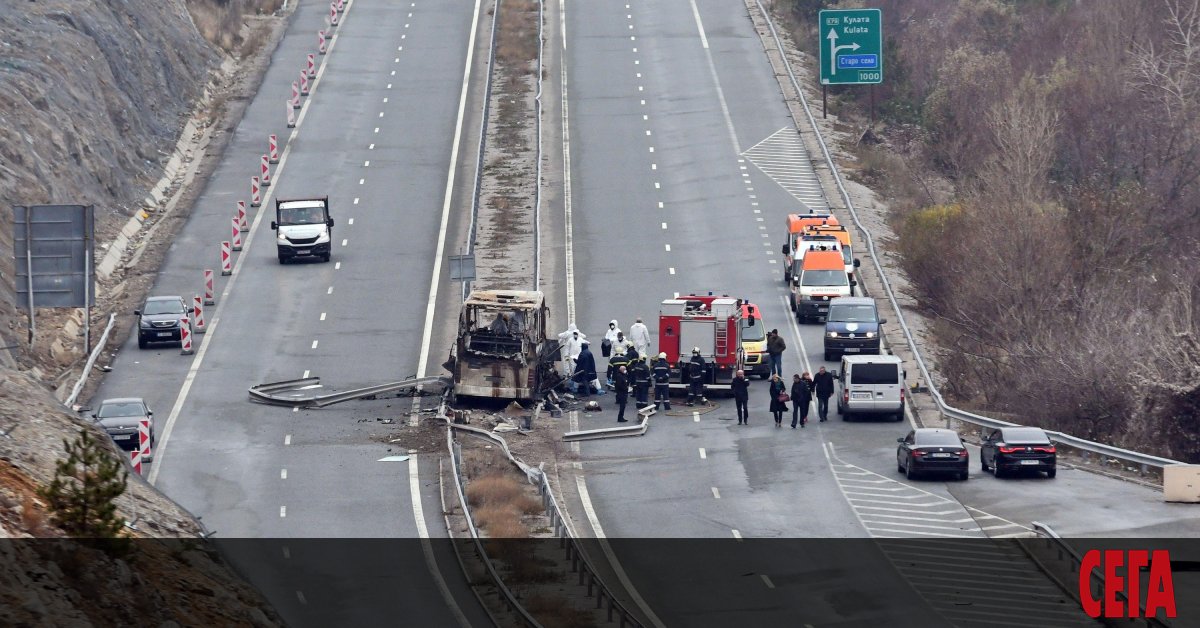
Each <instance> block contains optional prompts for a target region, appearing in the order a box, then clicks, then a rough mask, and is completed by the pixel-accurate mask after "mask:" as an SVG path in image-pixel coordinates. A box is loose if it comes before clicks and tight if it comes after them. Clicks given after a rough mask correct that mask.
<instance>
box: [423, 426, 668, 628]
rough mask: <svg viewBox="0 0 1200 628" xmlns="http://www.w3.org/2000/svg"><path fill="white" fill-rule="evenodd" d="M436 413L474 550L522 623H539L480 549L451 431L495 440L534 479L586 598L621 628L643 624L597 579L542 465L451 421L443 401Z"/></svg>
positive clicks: (483, 432) (500, 441)
mask: <svg viewBox="0 0 1200 628" xmlns="http://www.w3.org/2000/svg"><path fill="white" fill-rule="evenodd" d="M539 409H540V408H539ZM649 409H650V410H651V412H650V413H649V414H653V408H649ZM536 413H537V409H535V414H536ZM649 414H647V415H645V416H644V417H643V419H642V422H641V425H642V428H641V429H642V433H644V432H645V427H644V426H645V425H646V424H647V423H648V421H649ZM438 416H439V417H440V418H442V419H443V420H445V421H446V424H447V428H448V429H447V430H446V437H447V438H446V440H447V447H448V448H449V450H450V456H451V467H452V468H453V469H454V482H455V489H456V490H457V492H458V499H459V502H460V503H461V504H462V505H463V511H464V513H466V519H467V524H468V528H469V529H470V532H471V536H472V539H473V540H474V542H475V546H476V550H477V551H478V552H479V554H480V557H481V558H482V559H483V561H484V563H485V564H486V565H487V570H488V574H489V575H490V576H491V577H492V580H493V581H495V582H496V585H497V587H498V588H499V589H500V593H501V595H502V596H503V597H504V598H505V600H506V602H507V603H508V605H509V606H510V607H511V608H512V609H513V610H514V611H515V612H517V613H518V614H519V615H520V616H521V619H522V620H523V622H524V623H525V624H526V625H529V626H540V625H539V624H538V623H537V620H536V619H534V618H533V617H532V616H530V615H529V613H528V612H527V611H526V610H525V608H524V607H523V606H522V605H521V603H520V601H519V600H518V599H517V597H516V595H515V594H513V592H512V590H510V589H509V588H508V587H507V586H505V585H504V583H503V582H502V581H501V578H500V574H499V573H498V572H497V571H496V570H495V567H494V566H493V565H492V564H491V560H490V559H488V557H487V552H486V551H485V550H484V548H483V543H482V540H481V539H480V537H479V532H478V529H477V528H476V527H475V524H474V522H473V521H472V519H471V516H470V514H469V513H467V507H466V503H467V502H466V495H465V491H464V489H463V485H464V483H463V481H462V478H461V476H460V474H461V469H460V467H459V464H458V461H459V459H460V458H459V454H460V452H459V447H458V446H457V443H455V442H454V439H453V434H454V432H455V431H456V430H457V431H459V432H463V433H466V434H469V435H471V436H476V437H479V438H482V439H484V440H487V441H490V442H492V443H495V444H496V445H498V446H499V447H500V448H501V449H502V450H503V451H504V454H505V456H506V457H507V458H508V460H509V462H511V463H513V464H514V465H516V466H517V468H519V469H520V470H521V471H522V472H523V473H525V476H526V478H528V479H529V481H530V482H531V483H533V482H536V483H537V484H538V488H539V489H540V492H541V494H542V504H543V506H544V507H545V508H546V514H547V515H549V517H550V522H551V525H552V528H553V530H554V536H556V537H558V539H559V545H560V547H562V548H563V551H564V552H565V558H566V559H567V560H570V561H571V571H573V572H575V573H577V574H578V575H579V582H578V584H579V586H586V587H587V595H588V597H594V598H595V599H596V609H598V610H604V611H605V612H606V617H607V619H608V621H609V622H617V623H619V625H620V626H621V628H624V627H625V626H632V627H633V628H641V627H642V626H643V624H642V623H641V622H640V621H638V619H637V618H636V616H635V615H633V614H632V613H631V612H630V611H629V609H627V608H626V607H625V606H624V605H623V604H621V602H620V601H618V600H617V599H616V598H615V597H614V596H613V594H612V590H611V589H609V588H608V586H607V585H606V584H605V583H604V581H603V580H602V579H601V578H600V576H599V575H598V572H597V571H596V568H595V567H594V566H592V563H591V562H590V561H589V560H588V558H587V555H586V554H585V553H584V552H583V550H582V548H581V547H580V546H579V542H578V541H577V540H576V539H575V537H574V535H573V534H572V533H571V528H570V526H569V524H568V523H567V518H566V517H565V516H564V515H563V513H562V511H561V510H559V507H558V500H557V499H556V498H555V496H554V491H553V489H552V488H551V487H550V478H549V477H548V476H547V475H546V472H545V471H544V470H543V469H542V468H541V467H532V466H530V465H528V464H526V463H525V462H523V461H522V460H521V459H520V458H517V457H516V456H514V455H513V454H512V451H511V450H510V449H509V447H508V441H506V440H504V438H503V437H501V436H498V435H496V434H493V433H492V432H489V431H487V430H484V429H480V428H477V427H472V426H470V425H464V424H459V423H454V422H453V421H451V420H450V418H449V417H447V416H446V414H445V404H443V406H442V410H441V411H440V412H439V415H438ZM609 429H623V430H628V429H637V426H630V427H621V428H609ZM588 431H596V430H588Z"/></svg>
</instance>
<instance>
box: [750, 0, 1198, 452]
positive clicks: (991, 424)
mask: <svg viewBox="0 0 1200 628" xmlns="http://www.w3.org/2000/svg"><path fill="white" fill-rule="evenodd" d="M754 2H755V4H756V5H758V10H759V11H760V12H761V13H762V16H763V19H764V20H765V21H766V23H767V26H768V27H769V28H770V31H771V38H772V39H774V41H775V46H776V47H777V48H778V49H779V56H780V58H781V59H782V60H783V65H784V67H785V68H786V69H787V74H788V78H789V79H790V80H791V82H792V87H793V88H794V89H795V90H796V94H797V96H798V97H799V99H800V104H801V105H802V106H803V108H804V113H805V116H806V117H807V118H808V124H809V126H810V127H811V128H812V130H813V135H814V136H815V137H816V138H817V143H818V144H819V145H820V146H821V153H822V154H823V155H824V157H825V164H826V166H828V167H829V172H830V174H831V176H832V177H833V181H834V183H835V184H836V185H837V188H838V192H839V193H840V194H841V197H842V201H843V202H844V203H845V204H846V209H847V211H849V212H850V217H851V218H853V220H854V224H855V225H856V226H857V227H858V229H859V232H860V233H862V234H863V239H864V240H866V243H867V250H869V251H870V252H871V263H872V264H874V265H875V270H876V271H877V272H878V273H879V280H880V283H882V284H883V290H884V292H886V293H887V298H888V301H890V302H891V304H892V308H893V309H895V311H896V318H897V321H896V322H898V323H899V324H900V329H901V331H902V332H904V338H905V339H906V340H907V341H908V345H909V347H911V348H912V354H913V359H914V360H916V362H917V367H918V368H920V369H921V375H922V376H924V378H925V382H926V383H927V385H928V386H929V394H930V396H932V397H933V401H934V402H935V403H936V404H937V406H938V409H939V410H940V411H941V413H942V414H943V415H945V416H947V417H949V418H952V419H955V420H958V421H963V422H965V423H971V424H974V425H979V426H981V427H986V428H992V429H995V428H1000V427H1010V426H1015V425H1017V424H1016V423H1008V422H1006V421H1001V420H998V419H993V418H991V417H986V416H983V415H980V414H975V413H974V412H969V411H967V410H963V409H960V408H956V407H954V406H952V405H950V404H949V403H947V402H946V400H945V399H944V398H943V397H942V393H941V391H939V390H938V388H937V384H936V383H935V382H934V379H933V377H932V376H931V375H930V372H929V367H928V366H927V365H926V364H925V360H924V358H923V357H922V356H921V351H920V350H919V349H918V348H917V347H918V345H917V341H916V338H915V337H914V335H913V333H912V330H911V329H909V327H908V324H907V323H906V322H905V320H904V311H903V310H902V309H901V308H900V303H899V301H897V299H896V294H895V292H894V291H893V290H892V285H891V283H890V282H889V281H888V278H887V275H886V274H885V273H884V272H883V266H882V265H881V264H880V263H879V253H878V252H877V251H876V250H875V242H874V239H873V238H872V237H871V232H870V231H869V230H868V229H867V228H866V226H865V225H863V223H862V221H861V220H859V217H858V212H857V211H856V210H855V209H854V202H853V201H851V200H850V193H849V192H847V191H846V186H845V184H844V183H843V182H842V175H841V173H840V172H838V169H837V165H836V164H835V163H834V161H833V156H832V154H831V153H830V151H829V146H828V145H826V144H825V138H824V137H822V136H821V131H820V129H819V128H818V127H817V120H816V118H815V117H814V116H813V113H812V108H811V107H810V106H809V103H808V97H807V96H805V94H804V90H803V89H801V87H800V82H799V81H798V80H797V79H796V74H795V72H793V71H792V64H791V62H790V61H788V58H787V53H786V52H785V49H784V47H783V42H782V40H781V39H780V37H779V32H778V31H777V30H776V29H775V20H773V19H771V14H770V13H769V12H768V11H767V10H766V8H765V7H763V4H762V0H754ZM797 122H798V121H797ZM1046 434H1047V435H1049V436H1050V438H1051V439H1052V440H1054V441H1055V442H1057V443H1061V444H1063V445H1066V446H1069V447H1073V448H1075V449H1078V450H1081V451H1085V452H1089V453H1094V454H1098V455H1101V456H1108V457H1110V458H1116V459H1118V460H1124V461H1127V462H1130V463H1133V464H1136V465H1139V466H1140V467H1141V470H1142V472H1143V473H1145V472H1146V471H1147V470H1148V469H1149V468H1150V467H1154V468H1158V469H1161V468H1162V467H1164V466H1167V465H1171V464H1182V463H1180V462H1179V461H1178V460H1171V459H1169V458H1162V457H1159V456H1152V455H1150V454H1143V453H1140V452H1136V451H1131V450H1128V449H1121V448H1120V447H1114V446H1112V445H1105V444H1104V443H1097V442H1095V441H1090V440H1086V439H1083V438H1078V437H1075V436H1071V435H1069V434H1063V433H1062V432H1052V431H1049V430H1047V431H1046Z"/></svg>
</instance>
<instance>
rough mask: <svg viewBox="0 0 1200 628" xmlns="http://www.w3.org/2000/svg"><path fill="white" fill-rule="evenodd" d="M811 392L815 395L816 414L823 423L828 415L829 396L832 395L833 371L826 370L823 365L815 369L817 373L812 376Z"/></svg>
mask: <svg viewBox="0 0 1200 628" xmlns="http://www.w3.org/2000/svg"><path fill="white" fill-rule="evenodd" d="M813 392H814V393H816V396H817V416H819V417H821V422H822V423H824V422H825V419H826V418H827V417H828V415H829V398H830V397H832V396H833V373H830V372H828V371H826V370H825V367H823V366H822V367H821V368H819V369H817V375H816V377H814V378H813Z"/></svg>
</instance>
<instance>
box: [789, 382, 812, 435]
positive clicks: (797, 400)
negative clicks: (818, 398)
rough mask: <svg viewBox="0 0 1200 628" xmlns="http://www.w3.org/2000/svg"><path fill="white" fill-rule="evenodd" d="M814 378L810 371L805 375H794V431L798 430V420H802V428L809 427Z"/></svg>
mask: <svg viewBox="0 0 1200 628" xmlns="http://www.w3.org/2000/svg"><path fill="white" fill-rule="evenodd" d="M812 385H813V383H812V378H811V377H809V376H808V371H804V375H792V429H796V419H797V418H799V419H800V427H804V426H805V425H808V408H809V406H810V405H812Z"/></svg>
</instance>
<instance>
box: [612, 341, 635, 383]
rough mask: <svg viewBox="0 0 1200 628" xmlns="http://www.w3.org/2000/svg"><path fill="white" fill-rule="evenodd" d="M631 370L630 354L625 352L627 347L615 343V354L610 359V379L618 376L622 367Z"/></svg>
mask: <svg viewBox="0 0 1200 628" xmlns="http://www.w3.org/2000/svg"><path fill="white" fill-rule="evenodd" d="M622 366H623V367H625V370H626V371H628V370H629V366H630V364H629V356H628V355H627V354H626V353H625V347H624V346H622V345H613V356H612V357H611V358H609V359H608V380H609V381H610V382H611V381H613V378H614V377H615V376H616V374H617V372H618V371H620V370H621V367H622Z"/></svg>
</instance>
